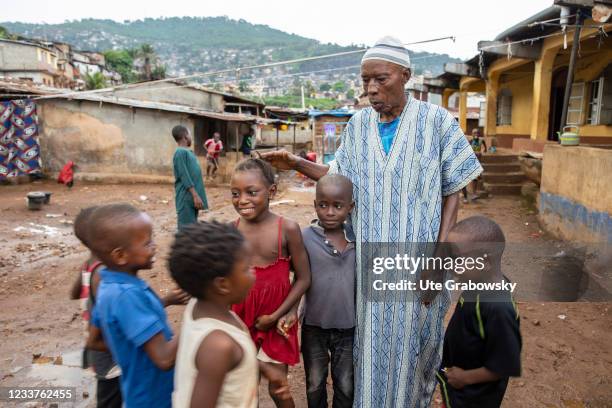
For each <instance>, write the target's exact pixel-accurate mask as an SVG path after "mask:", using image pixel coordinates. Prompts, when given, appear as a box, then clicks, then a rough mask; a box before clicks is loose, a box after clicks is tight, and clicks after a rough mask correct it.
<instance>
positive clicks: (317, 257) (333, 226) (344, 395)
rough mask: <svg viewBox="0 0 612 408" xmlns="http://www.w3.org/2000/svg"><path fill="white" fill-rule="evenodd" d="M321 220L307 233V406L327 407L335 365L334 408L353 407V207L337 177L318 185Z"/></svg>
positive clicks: (347, 187) (349, 189)
mask: <svg viewBox="0 0 612 408" xmlns="http://www.w3.org/2000/svg"><path fill="white" fill-rule="evenodd" d="M314 204H315V210H316V212H317V218H318V219H316V220H314V221H313V222H312V223H311V225H310V226H309V227H308V228H306V229H304V231H303V232H302V236H303V237H304V245H305V246H306V251H307V252H308V259H309V260H310V271H311V273H312V282H311V285H310V288H309V289H308V291H307V292H306V301H305V307H304V320H303V326H302V355H303V356H304V371H305V372H306V396H307V399H308V407H310V408H320V407H327V375H328V372H329V365H330V363H331V376H332V381H333V386H334V399H333V407H334V408H350V407H352V406H353V336H354V332H355V244H354V242H352V241H351V240H350V239H349V238H348V237H347V234H346V232H347V231H346V230H345V224H344V222H345V221H346V219H347V217H348V215H349V213H350V212H351V210H352V209H353V207H354V203H353V185H352V183H351V181H350V180H349V179H348V178H346V177H344V176H342V175H339V174H334V175H326V176H323V177H321V178H320V179H319V181H318V183H317V190H316V199H315V202H314Z"/></svg>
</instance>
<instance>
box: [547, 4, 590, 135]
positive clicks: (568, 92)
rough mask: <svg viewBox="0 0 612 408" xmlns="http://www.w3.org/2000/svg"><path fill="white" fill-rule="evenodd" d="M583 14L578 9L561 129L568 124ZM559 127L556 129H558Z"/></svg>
mask: <svg viewBox="0 0 612 408" xmlns="http://www.w3.org/2000/svg"><path fill="white" fill-rule="evenodd" d="M582 21H583V20H582V14H581V13H580V10H579V11H578V17H576V28H574V42H573V43H572V53H571V54H570V61H569V67H568V68H567V79H566V81H565V94H564V95H563V110H562V112H561V129H559V131H560V132H563V127H564V126H565V125H566V124H567V109H568V107H569V99H570V95H571V93H572V83H573V82H574V67H575V66H576V55H577V54H578V48H579V47H580V30H581V29H582ZM556 130H557V129H554V131H556Z"/></svg>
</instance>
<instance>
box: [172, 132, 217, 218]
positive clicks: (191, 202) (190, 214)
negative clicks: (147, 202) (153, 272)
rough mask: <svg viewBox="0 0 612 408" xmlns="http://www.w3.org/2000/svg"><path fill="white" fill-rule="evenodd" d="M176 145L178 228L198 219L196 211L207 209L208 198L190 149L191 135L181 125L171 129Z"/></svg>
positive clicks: (200, 171) (198, 166)
mask: <svg viewBox="0 0 612 408" xmlns="http://www.w3.org/2000/svg"><path fill="white" fill-rule="evenodd" d="M172 137H174V140H175V141H176V143H177V145H178V147H177V148H176V151H175V152H174V158H173V159H172V164H173V167H174V179H175V180H174V200H175V204H176V215H177V223H178V228H179V229H181V228H182V227H183V226H185V225H187V224H193V223H194V222H197V221H198V211H200V210H207V209H208V200H207V199H206V191H205V190H204V181H203V180H202V170H201V169H200V163H199V162H198V159H197V157H196V156H195V154H194V153H193V151H192V150H191V149H190V147H191V135H190V134H189V130H188V129H187V128H186V127H185V126H182V125H178V126H175V127H174V128H173V129H172Z"/></svg>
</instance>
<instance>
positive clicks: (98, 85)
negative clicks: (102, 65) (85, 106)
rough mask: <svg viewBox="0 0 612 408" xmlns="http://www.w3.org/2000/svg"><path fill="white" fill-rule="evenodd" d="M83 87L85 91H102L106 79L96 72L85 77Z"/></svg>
mask: <svg viewBox="0 0 612 408" xmlns="http://www.w3.org/2000/svg"><path fill="white" fill-rule="evenodd" d="M85 87H86V88H87V89H90V90H91V89H102V88H106V79H105V78H104V75H102V73H101V72H96V73H94V74H93V75H89V74H87V75H85Z"/></svg>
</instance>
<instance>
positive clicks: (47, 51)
mask: <svg viewBox="0 0 612 408" xmlns="http://www.w3.org/2000/svg"><path fill="white" fill-rule="evenodd" d="M57 64H58V56H57V52H55V50H53V49H52V48H50V47H45V46H43V45H39V44H34V43H30V42H26V41H15V40H5V39H0V75H2V76H4V77H7V78H14V79H21V80H25V81H31V82H33V83H35V84H41V85H46V86H58V85H59V84H58V82H59V81H58V80H59V78H58V77H59V76H61V75H60V73H59V72H58V65H57ZM56 84H57V85H56Z"/></svg>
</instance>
